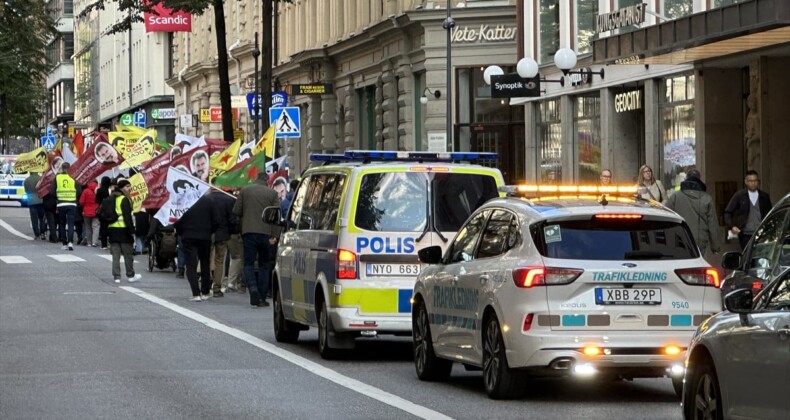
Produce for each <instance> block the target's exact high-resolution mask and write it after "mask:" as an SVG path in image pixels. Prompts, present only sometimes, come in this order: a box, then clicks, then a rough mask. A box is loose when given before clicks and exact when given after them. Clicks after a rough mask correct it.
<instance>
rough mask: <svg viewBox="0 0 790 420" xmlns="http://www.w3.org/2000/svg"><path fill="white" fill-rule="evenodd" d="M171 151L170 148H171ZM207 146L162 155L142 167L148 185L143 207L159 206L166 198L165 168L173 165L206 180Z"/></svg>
mask: <svg viewBox="0 0 790 420" xmlns="http://www.w3.org/2000/svg"><path fill="white" fill-rule="evenodd" d="M171 151H172V149H171ZM208 151H209V148H208V146H203V147H199V148H197V149H192V150H190V151H188V152H186V153H179V154H172V155H171V154H169V153H164V154H163V155H167V156H166V157H162V155H160V156H157V157H156V158H154V159H151V160H150V161H149V162H148V163H147V164H146V165H145V166H144V167H143V169H142V171H141V174H142V175H143V177H144V178H145V182H146V184H147V185H148V197H146V199H145V201H143V208H146V209H155V208H160V207H162V205H163V204H164V203H165V201H166V200H167V189H166V188H165V187H164V185H165V180H166V179H167V169H168V168H169V167H173V168H176V169H181V170H182V171H183V172H184V173H188V174H192V175H194V176H195V177H196V178H198V179H200V180H201V181H203V182H208V174H209V156H208Z"/></svg>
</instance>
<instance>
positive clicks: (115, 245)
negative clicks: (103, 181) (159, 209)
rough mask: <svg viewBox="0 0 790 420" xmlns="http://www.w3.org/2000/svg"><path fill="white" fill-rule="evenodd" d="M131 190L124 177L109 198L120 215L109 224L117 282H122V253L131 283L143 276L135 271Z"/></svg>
mask: <svg viewBox="0 0 790 420" xmlns="http://www.w3.org/2000/svg"><path fill="white" fill-rule="evenodd" d="M131 191H132V184H131V183H129V181H127V180H125V179H122V180H120V181H118V185H117V186H116V189H115V191H113V192H112V194H111V195H110V197H109V198H107V199H108V200H112V201H113V203H114V204H115V213H116V214H117V215H118V220H116V221H114V222H111V223H108V225H107V237H108V240H109V242H110V252H111V253H112V277H113V280H114V281H115V282H116V283H120V282H121V255H123V263H124V265H125V266H126V278H127V279H128V280H129V283H134V282H136V281H138V280H140V279H141V278H142V277H143V276H141V275H140V274H135V273H134V218H133V217H132V202H131V200H129V192H131Z"/></svg>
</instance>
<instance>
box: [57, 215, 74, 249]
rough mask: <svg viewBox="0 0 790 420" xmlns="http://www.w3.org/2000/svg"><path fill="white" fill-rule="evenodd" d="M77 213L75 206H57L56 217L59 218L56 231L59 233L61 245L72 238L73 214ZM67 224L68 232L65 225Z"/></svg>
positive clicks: (66, 243)
mask: <svg viewBox="0 0 790 420" xmlns="http://www.w3.org/2000/svg"><path fill="white" fill-rule="evenodd" d="M76 213H77V206H59V207H58V217H59V218H60V226H59V230H58V233H59V234H60V242H61V243H62V244H63V245H68V244H69V243H70V242H72V241H73V240H74V216H75V214H76ZM67 224H68V232H67V230H66V225H67Z"/></svg>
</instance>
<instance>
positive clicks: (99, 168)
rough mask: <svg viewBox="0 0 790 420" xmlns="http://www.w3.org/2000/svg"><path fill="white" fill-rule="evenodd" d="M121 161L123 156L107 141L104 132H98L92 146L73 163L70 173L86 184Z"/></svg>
mask: <svg viewBox="0 0 790 420" xmlns="http://www.w3.org/2000/svg"><path fill="white" fill-rule="evenodd" d="M121 163H123V156H121V154H120V153H119V152H118V151H117V150H115V148H114V147H112V145H111V144H110V143H109V142H107V137H106V136H105V135H104V134H97V135H96V139H95V140H94V141H93V143H91V146H90V147H89V148H88V149H87V150H86V151H85V153H83V154H82V156H80V158H79V159H77V161H76V162H74V164H73V165H71V168H69V175H71V177H72V178H74V181H76V182H77V184H80V185H85V184H87V183H88V182H90V181H93V180H94V179H96V177H97V176H99V175H101V174H102V173H104V172H105V171H107V170H108V169H112V168H114V167H116V166H118V165H119V164H121Z"/></svg>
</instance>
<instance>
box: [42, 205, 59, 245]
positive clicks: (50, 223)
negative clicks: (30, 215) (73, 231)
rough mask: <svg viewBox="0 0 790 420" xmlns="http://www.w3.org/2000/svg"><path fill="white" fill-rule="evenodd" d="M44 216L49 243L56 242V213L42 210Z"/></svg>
mask: <svg viewBox="0 0 790 420" xmlns="http://www.w3.org/2000/svg"><path fill="white" fill-rule="evenodd" d="M44 215H45V216H46V218H47V230H48V231H49V241H50V242H57V241H58V222H57V219H58V218H57V217H56V213H55V212H52V211H46V210H44Z"/></svg>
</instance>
